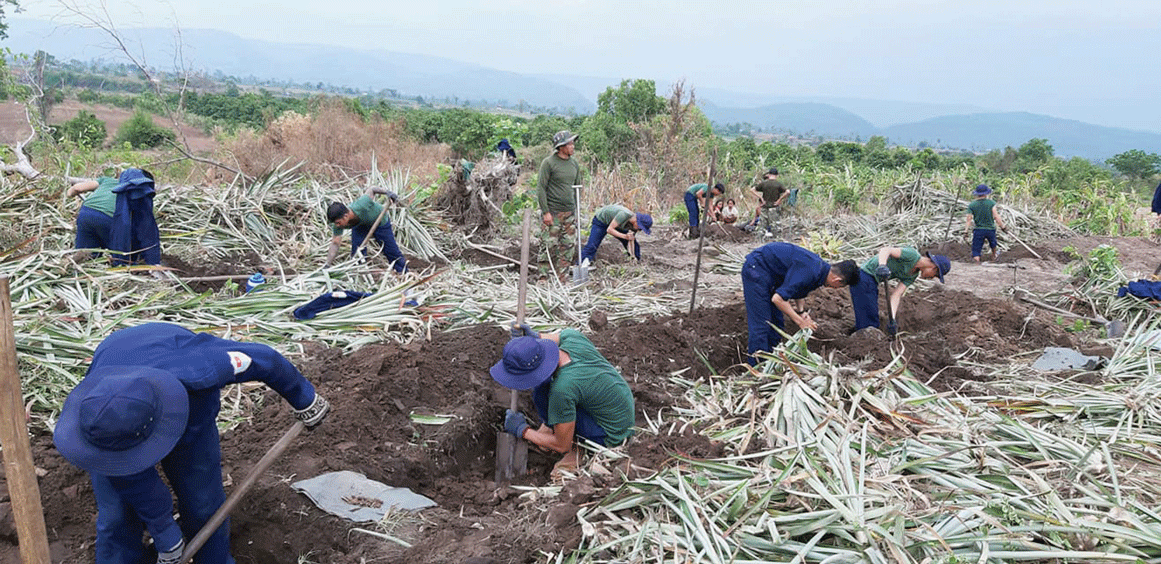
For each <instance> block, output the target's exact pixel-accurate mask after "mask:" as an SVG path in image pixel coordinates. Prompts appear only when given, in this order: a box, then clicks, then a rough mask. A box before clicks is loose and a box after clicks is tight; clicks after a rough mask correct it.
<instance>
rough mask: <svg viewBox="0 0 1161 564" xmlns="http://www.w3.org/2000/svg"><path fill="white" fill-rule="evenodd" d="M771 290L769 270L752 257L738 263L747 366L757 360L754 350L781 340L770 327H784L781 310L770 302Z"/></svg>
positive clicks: (768, 346)
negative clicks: (745, 332)
mask: <svg viewBox="0 0 1161 564" xmlns="http://www.w3.org/2000/svg"><path fill="white" fill-rule="evenodd" d="M774 290H775V287H774V279H773V277H771V276H770V273H769V272H768V271H767V270H766V269H765V268H762V267H760V266H758V265H757V264H755V262H754V261H753V260H752V259H746V262H745V264H743V265H742V296H743V297H744V298H745V299H746V329H747V331H748V333H749V336H748V338H747V340H746V352H747V353H749V358H747V362H749V363H750V366H754V365H756V364H757V363H758V359H756V358H754V353H755V352H757V351H771V350H774V346H775V345H777V344H778V343H780V342H782V335H780V334H778V331H776V330H775V329H774V327H771V326H770V324H771V323H773V324H774V325H775V326H776V327H778V328H779V329H785V328H786V321H785V319H784V318H783V316H782V310H780V309H778V308H776V307H774V303H773V302H771V301H770V300H771V298H773V297H774Z"/></svg>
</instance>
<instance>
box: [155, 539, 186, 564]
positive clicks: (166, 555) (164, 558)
mask: <svg viewBox="0 0 1161 564" xmlns="http://www.w3.org/2000/svg"><path fill="white" fill-rule="evenodd" d="M182 552H185V539H181V540H179V541H177V545H175V546H174V547H173V548H171V549H169V550H167V551H165V552H161V551H157V564H177V563H178V562H181V553H182Z"/></svg>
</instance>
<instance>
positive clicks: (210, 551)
mask: <svg viewBox="0 0 1161 564" xmlns="http://www.w3.org/2000/svg"><path fill="white" fill-rule="evenodd" d="M219 393H220V391H219V390H218V388H212V389H209V390H203V391H200V392H192V393H191V394H190V414H191V417H192V416H193V415H194V414H195V413H197V414H199V417H198V421H191V422H190V424H189V426H187V427H186V431H185V434H184V435H182V438H181V440H180V441H179V442H178V443H177V446H175V447H174V449H173V450H172V451H171V452H170V453H169V454H168V455H166V457H165V458H164V459H162V460H161V469H162V470H163V471H164V472H165V477H166V478H167V479H168V481H169V485H170V487H171V488H173V493H174V494H176V496H177V512H178V513H179V514H180V515H181V517H180V521H179V523H178V524H179V526H180V527H181V533H182V536H183V537H185V539H186V541H187V542H188V541H190V540H192V539H193V538H194V537H195V536H197V534H198V531H200V530H201V528H202V526H204V525H205V524H206V523H207V522H209V520H210V517H212V516H213V514H214V512H215V511H217V510H218V508H219V507H221V506H222V503H224V502H225V501H226V492H225V490H224V489H223V488H222V450H221V445H220V444H219V442H218V427H217V424H216V423H215V419H216V416H217V409H216V408H212V411H213V414H214V415H213V416H212V417H209V418H208V419H206V418H205V417H203V416H201V415H202V414H204V413H205V406H211V405H212V406H216V405H217V398H216V397H214V398H211V397H208V394H213V395H215V396H216V395H217V394H219ZM199 396H206V397H199ZM197 403H204V405H203V406H202V407H198V406H196V405H195V404H197ZM148 471H156V470H148ZM90 476H91V478H92V481H93V493H94V494H95V495H96V498H97V559H96V564H139V563H140V564H146V563H152V562H155V561H156V559H157V556H156V555H155V554H153V551H151V550H146V548H145V547H144V546H143V545H142V544H141V537H142V534H143V533H144V532H145V523H144V522H143V521H142V520H141V518H140V517H139V516H138V515H137V513H136V512H135V511H134V510H133V508H132V507H130V506H129V505H128V504H127V503H125V501H124V500H123V499H122V497H121V496H120V495H119V494H118V492H117V489H115V486H114V481H115V480H118V478H109V477H106V476H99V475H90ZM163 489H164V488H163ZM150 493H151V494H152V495H164V496H166V497H169V496H170V493H169V491H161V492H150ZM166 542H167V543H168V544H170V546H172V545H173V544H174V543H173V542H169V541H166ZM174 542H176V541H174ZM170 546H163V547H158V549H160V550H166V549H169V548H170ZM193 562H194V564H234V558H233V557H231V556H230V521H229V519H226V521H225V522H223V523H222V526H221V527H219V528H218V530H217V531H215V532H214V534H213V535H212V536H210V538H209V540H208V541H206V544H205V546H203V547H202V548H201V550H199V551H198V553H197V556H196V557H194V559H193Z"/></svg>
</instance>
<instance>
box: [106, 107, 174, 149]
mask: <svg viewBox="0 0 1161 564" xmlns="http://www.w3.org/2000/svg"><path fill="white" fill-rule="evenodd" d="M176 138H177V135H176V134H174V132H172V131H170V130H168V129H166V128H164V127H161V126H159V125H157V124H155V123H153V118H151V117H150V116H149V114H147V113H145V112H142V111H137V112H135V113H134V114H133V117H131V118H129V120H128V121H126V122H125V123H124V124H122V125H121V129H120V130H118V131H117V137H116V138H115V139H114V140H113V141H114V142H115V143H117V144H122V143H128V144H129V146H131V147H133V148H134V149H152V148H154V147H158V146H160V145H162V144H164V143H167V142H170V141H173V140H174V139H176Z"/></svg>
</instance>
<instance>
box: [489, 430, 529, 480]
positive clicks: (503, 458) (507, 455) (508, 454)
mask: <svg viewBox="0 0 1161 564" xmlns="http://www.w3.org/2000/svg"><path fill="white" fill-rule="evenodd" d="M527 473H528V443H526V442H524V441H522V440H520V439H517V438H516V437H514V436H512V434H511V433H506V432H504V431H500V432H499V433H497V434H496V483H501V482H507V481H509V480H511V479H512V478H515V477H516V476H523V475H524V474H527Z"/></svg>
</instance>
